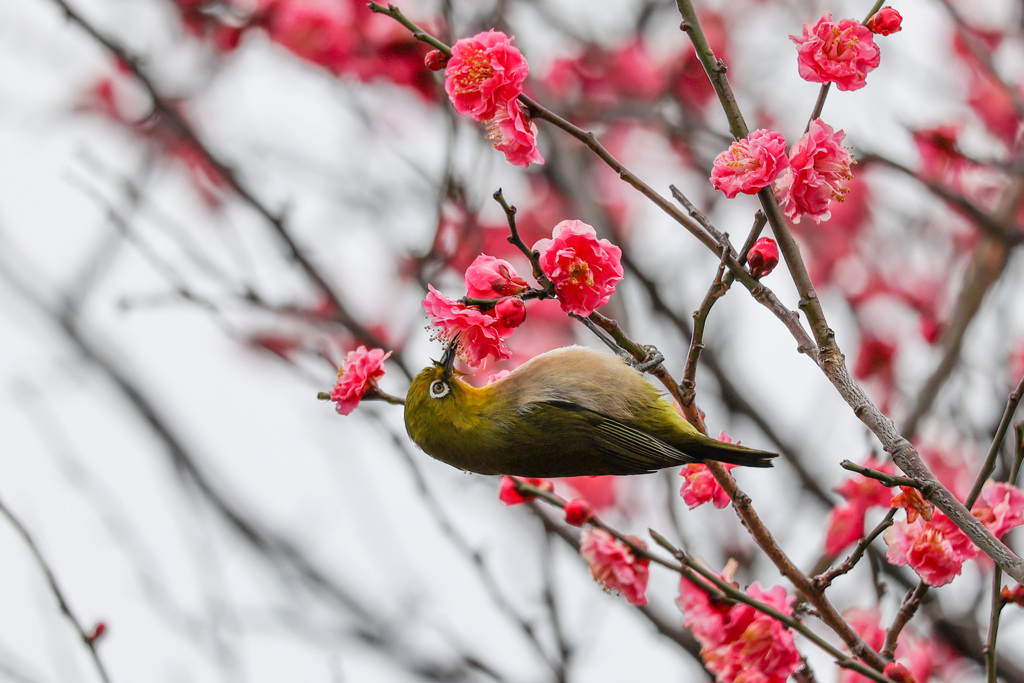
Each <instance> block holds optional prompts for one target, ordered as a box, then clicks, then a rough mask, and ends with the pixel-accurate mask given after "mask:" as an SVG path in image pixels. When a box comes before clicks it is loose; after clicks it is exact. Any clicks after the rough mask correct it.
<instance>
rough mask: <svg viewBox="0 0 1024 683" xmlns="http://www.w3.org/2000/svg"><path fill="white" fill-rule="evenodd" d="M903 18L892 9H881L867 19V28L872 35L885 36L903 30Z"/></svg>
mask: <svg viewBox="0 0 1024 683" xmlns="http://www.w3.org/2000/svg"><path fill="white" fill-rule="evenodd" d="M902 23H903V17H902V16H900V13H899V12H897V11H896V10H894V9H893V8H892V7H883V8H882V9H880V10H878V11H877V12H875V13H874V14H872V15H871V18H870V19H868V23H867V27H868V30H870V31H871V32H872V33H877V34H879V35H882V36H887V35H889V34H890V33H896V32H897V31H900V30H902V29H903V26H902V25H901V24H902Z"/></svg>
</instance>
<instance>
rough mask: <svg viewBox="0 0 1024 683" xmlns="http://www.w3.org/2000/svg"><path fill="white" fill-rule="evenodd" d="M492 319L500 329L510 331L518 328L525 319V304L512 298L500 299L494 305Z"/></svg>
mask: <svg viewBox="0 0 1024 683" xmlns="http://www.w3.org/2000/svg"><path fill="white" fill-rule="evenodd" d="M494 317H495V318H497V319H498V324H499V325H501V326H502V327H505V328H508V329H512V328H515V327H519V326H520V325H521V324H522V323H523V320H525V319H526V304H524V303H523V300H522V299H517V298H516V297H514V296H510V297H506V298H504V299H501V300H500V301H499V302H498V303H497V304H495V305H494Z"/></svg>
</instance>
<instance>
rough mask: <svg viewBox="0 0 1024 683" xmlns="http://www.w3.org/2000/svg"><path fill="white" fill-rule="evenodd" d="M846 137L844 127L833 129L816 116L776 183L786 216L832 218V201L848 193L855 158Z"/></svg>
mask: <svg viewBox="0 0 1024 683" xmlns="http://www.w3.org/2000/svg"><path fill="white" fill-rule="evenodd" d="M844 137H846V134H845V133H844V132H843V131H841V130H840V131H833V130H832V127H831V126H829V125H828V124H827V123H824V122H823V121H821V119H814V120H813V121H811V126H810V128H809V129H808V131H807V133H806V134H805V135H804V136H803V137H802V138H800V139H799V140H798V141H797V142H796V144H794V145H793V148H792V149H791V150H790V152H789V170H788V171H787V172H786V173H784V174H783V175H781V176H780V177H779V180H778V183H777V185H776V187H777V193H778V195H779V200H780V201H782V202H784V203H785V213H786V217H787V218H789V219H790V220H791V221H793V222H794V223H799V222H800V218H801V217H802V216H809V217H810V218H811V220H813V221H814V222H815V223H820V222H822V221H825V220H828V218H829V216H830V215H831V214H830V211H829V204H830V203H831V202H832V200H837V201H842V200H843V198H844V197H845V196H846V193H847V191H848V190H847V187H846V186H847V184H848V183H849V181H850V180H851V179H852V178H853V173H851V171H850V165H851V164H853V163H854V162H853V157H852V155H851V154H850V150H849V149H848V148H846V147H843V145H842V142H843V138H844Z"/></svg>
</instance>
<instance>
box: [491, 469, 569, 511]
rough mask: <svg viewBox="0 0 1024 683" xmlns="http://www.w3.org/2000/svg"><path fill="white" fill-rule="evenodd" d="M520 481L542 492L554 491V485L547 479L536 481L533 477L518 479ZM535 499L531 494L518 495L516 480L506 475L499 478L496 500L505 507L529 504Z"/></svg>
mask: <svg viewBox="0 0 1024 683" xmlns="http://www.w3.org/2000/svg"><path fill="white" fill-rule="evenodd" d="M520 479H521V480H522V481H524V482H525V483H527V484H530V485H531V486H535V487H537V488H539V489H541V490H543V491H552V490H554V488H555V487H554V484H552V483H551V481H550V480H548V479H537V478H535V477H520ZM535 498H536V496H535V495H533V494H532V493H520V492H519V490H518V489H517V488H516V480H515V479H513V478H512V477H510V476H508V475H507V474H506V475H504V476H502V477H501V487H500V488H499V489H498V500H500V501H501V502H502V503H504V504H505V505H521V504H523V503H529V502H530V501H531V500H534V499H535Z"/></svg>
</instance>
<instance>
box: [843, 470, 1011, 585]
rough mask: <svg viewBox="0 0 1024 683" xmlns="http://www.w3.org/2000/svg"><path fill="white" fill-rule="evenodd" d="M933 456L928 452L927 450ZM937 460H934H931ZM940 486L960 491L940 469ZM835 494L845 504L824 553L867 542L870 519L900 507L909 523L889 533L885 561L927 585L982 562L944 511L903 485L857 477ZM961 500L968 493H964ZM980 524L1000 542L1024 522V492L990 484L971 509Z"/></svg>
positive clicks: (903, 522)
mask: <svg viewBox="0 0 1024 683" xmlns="http://www.w3.org/2000/svg"><path fill="white" fill-rule="evenodd" d="M925 453H928V451H925ZM929 457H935V456H929ZM864 465H865V466H866V467H869V468H871V469H874V470H877V471H879V472H882V473H883V474H892V473H893V472H894V468H893V465H892V463H879V462H877V461H876V460H874V458H869V459H868V460H867V462H865V463H864ZM935 469H937V470H938V471H939V477H940V481H944V483H946V484H947V486H949V487H950V490H952V491H953V492H954V493H957V491H958V489H959V488H961V487H960V486H958V485H957V483H956V481H955V480H952V479H950V474H949V473H947V472H944V471H943V470H942V469H940V468H939V467H936V468H935ZM836 491H837V492H838V493H840V494H841V495H842V496H843V497H844V498H845V499H846V502H845V503H843V504H841V505H837V506H836V507H835V508H833V509H832V513H831V515H830V516H829V526H828V532H827V535H826V537H825V552H826V553H828V554H829V555H836V554H838V553H839V552H841V551H842V550H843V549H844V548H846V547H848V546H849V545H851V544H853V543H855V542H856V541H857V540H859V539H861V538H863V537H864V534H865V516H866V514H867V512H868V511H869V510H870V509H872V508H876V507H881V508H889V507H894V508H901V509H903V510H904V511H905V513H906V514H905V519H903V520H897V521H896V522H895V524H893V526H891V527H890V528H889V529H887V530H886V531H885V533H884V534H883V538H884V539H885V542H886V544H887V545H888V550H887V551H886V558H887V559H888V560H889V562H891V563H893V564H894V565H896V566H903V565H910V567H911V568H913V569H914V571H916V572H917V573H918V574H919V575H920V576H921V578H922V579H923V580H924V581H925V583H927V584H929V585H932V586H942V585H945V584H947V583H949V582H950V581H952V580H953V579H954V578H956V577H957V576H958V575H959V574H960V572H961V570H962V568H963V564H964V562H966V561H967V560H971V559H974V558H976V557H978V555H979V553H980V550H979V549H978V547H977V546H976V545H974V544H973V543H972V542H971V541H970V539H969V538H967V536H966V535H965V534H964V533H963V532H962V531H960V529H959V528H958V527H957V526H956V525H955V524H954V523H953V522H952V521H951V520H950V519H949V518H948V517H947V516H946V515H945V514H943V513H942V512H941V511H938V510H935V509H934V508H933V506H932V505H931V504H930V503H928V502H927V501H926V500H925V499H924V498H923V497H922V495H921V493H920V491H918V490H917V489H914V488H911V487H907V486H900V487H897V489H896V491H897V492H896V493H895V495H894V494H893V489H892V488H890V487H888V486H886V485H885V484H883V483H882V482H880V481H878V480H877V479H872V478H869V477H865V476H863V475H861V474H855V475H853V476H852V477H850V478H849V479H847V480H846V481H845V482H844V483H843V484H842V485H841V486H839V487H838V488H837V489H836ZM959 496H960V497H961V498H962V497H963V494H962V493H961V494H959ZM971 512H972V513H973V514H974V516H975V517H977V518H978V520H980V521H981V523H982V524H984V525H985V526H986V527H988V529H989V531H991V532H992V534H993V535H995V536H996V537H1000V536H1002V535H1003V534H1005V533H1006V532H1007V531H1009V530H1010V529H1012V528H1014V527H1017V526H1020V525H1021V524H1022V523H1024V492H1021V490H1020V489H1018V488H1017V487H1015V486H1013V485H1011V484H1007V483H1004V482H994V481H989V482H986V483H985V485H984V486H983V487H982V489H981V494H980V496H979V497H978V500H977V501H976V502H975V504H974V507H973V508H972V509H971Z"/></svg>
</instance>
